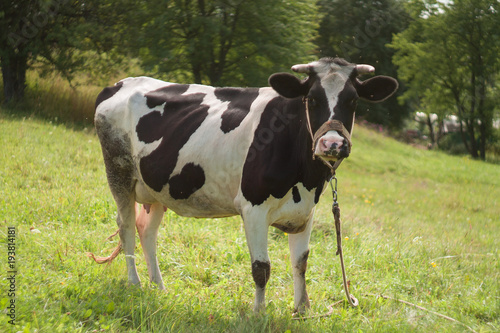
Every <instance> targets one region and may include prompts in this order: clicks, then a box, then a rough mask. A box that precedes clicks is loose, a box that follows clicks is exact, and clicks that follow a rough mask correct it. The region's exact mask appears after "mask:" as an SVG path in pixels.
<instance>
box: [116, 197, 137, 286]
mask: <svg viewBox="0 0 500 333" xmlns="http://www.w3.org/2000/svg"><path fill="white" fill-rule="evenodd" d="M117 205H118V217H117V219H116V222H117V224H118V228H119V229H120V230H119V235H120V240H121V243H122V249H123V252H124V253H125V262H126V263H127V275H128V282H129V284H132V285H140V284H141V280H140V279H139V275H138V274H137V268H136V265H135V255H134V251H135V200H134V199H130V200H129V201H128V202H127V203H125V202H124V203H122V204H120V203H118V202H117Z"/></svg>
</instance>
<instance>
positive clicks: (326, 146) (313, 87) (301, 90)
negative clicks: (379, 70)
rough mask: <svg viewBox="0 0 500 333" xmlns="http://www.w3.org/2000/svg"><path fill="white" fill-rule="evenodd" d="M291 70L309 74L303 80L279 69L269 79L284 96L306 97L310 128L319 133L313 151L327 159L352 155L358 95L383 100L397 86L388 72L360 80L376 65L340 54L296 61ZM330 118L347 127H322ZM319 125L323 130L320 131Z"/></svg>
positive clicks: (376, 100) (332, 159) (370, 99)
mask: <svg viewBox="0 0 500 333" xmlns="http://www.w3.org/2000/svg"><path fill="white" fill-rule="evenodd" d="M292 70H293V71H295V72H298V73H306V74H308V75H309V76H308V77H307V79H305V80H303V81H301V80H299V79H298V78H297V77H295V76H293V75H291V74H287V73H278V74H273V75H272V76H271V77H270V78H269V83H270V85H271V86H272V87H273V88H274V90H276V91H277V92H278V93H279V94H280V95H282V96H284V97H287V98H297V97H303V98H304V97H305V98H304V102H305V103H306V106H307V108H306V112H308V113H309V118H310V124H311V130H312V133H315V134H316V135H315V142H313V145H314V154H315V155H316V156H319V157H321V158H323V159H325V160H328V161H335V160H338V159H340V158H345V157H347V156H349V153H350V148H351V147H350V138H348V137H347V136H350V133H351V132H352V128H353V124H354V112H355V109H356V105H357V101H358V99H359V98H362V99H364V100H367V101H371V102H381V101H383V100H385V99H387V98H388V97H390V96H391V95H392V94H393V93H394V92H395V91H396V90H397V88H398V83H397V81H396V80H395V79H393V78H391V77H387V76H376V77H373V78H371V79H368V80H366V81H360V80H359V79H358V78H357V77H358V76H359V75H362V74H369V73H373V72H374V71H375V68H373V67H372V66H370V65H354V64H351V63H348V62H347V61H345V60H343V59H338V58H336V59H331V58H323V59H320V60H319V61H314V62H312V63H309V64H300V65H295V66H292ZM331 121H336V123H337V124H339V123H341V124H342V125H343V127H344V128H345V129H344V130H343V131H342V130H338V129H337V130H336V129H331V128H330V129H329V127H328V126H326V127H322V125H323V124H325V123H327V122H328V123H332V122H331ZM304 126H306V124H304ZM318 129H321V131H320V132H317V131H318ZM342 132H343V133H344V134H342Z"/></svg>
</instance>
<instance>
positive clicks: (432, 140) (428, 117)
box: [427, 113, 436, 148]
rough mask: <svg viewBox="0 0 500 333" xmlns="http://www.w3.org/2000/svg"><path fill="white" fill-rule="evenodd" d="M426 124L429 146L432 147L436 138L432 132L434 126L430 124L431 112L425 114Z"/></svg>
mask: <svg viewBox="0 0 500 333" xmlns="http://www.w3.org/2000/svg"><path fill="white" fill-rule="evenodd" d="M427 126H428V127H429V136H430V138H431V147H432V148H434V146H435V145H436V138H435V134H434V127H433V126H432V119H431V114H430V113H428V114H427Z"/></svg>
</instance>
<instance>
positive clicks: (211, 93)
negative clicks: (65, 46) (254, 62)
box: [95, 77, 276, 217]
mask: <svg viewBox="0 0 500 333" xmlns="http://www.w3.org/2000/svg"><path fill="white" fill-rule="evenodd" d="M275 95H276V93H275V92H274V91H273V90H272V89H269V88H261V89H256V88H247V89H241V88H214V87H209V86H202V85H183V84H172V83H167V82H163V81H159V80H155V79H151V78H145V77H140V78H128V79H125V80H122V81H120V82H119V83H118V84H116V85H115V86H114V87H110V88H106V89H104V90H103V92H102V93H101V94H100V95H99V97H98V99H97V102H96V116H95V122H96V128H97V131H98V134H99V137H100V140H101V144H102V146H103V152H104V153H105V158H106V152H105V151H108V155H111V156H109V157H108V159H111V160H120V161H121V162H120V163H122V164H124V165H126V166H127V168H126V169H127V170H133V173H132V178H133V179H132V182H135V190H136V196H137V201H138V202H140V203H154V202H160V203H162V204H163V205H165V206H166V207H168V208H170V209H172V210H173V211H175V212H176V213H178V214H180V215H184V216H195V217H219V216H230V215H236V214H239V213H240V209H239V205H238V202H235V199H236V197H237V194H238V190H239V187H240V183H241V173H242V169H243V163H244V161H245V158H246V156H247V153H248V148H249V146H250V144H251V142H252V139H253V133H254V131H255V129H256V127H257V125H258V121H259V119H260V113H261V112H262V110H263V109H264V106H265V104H266V103H267V102H268V101H269V99H270V98H272V97H274V96H275ZM117 146H120V147H122V148H121V149H120V151H117V152H113V147H117ZM124 151H127V154H126V156H125V154H124ZM130 164H132V165H130ZM122 173H123V172H122ZM122 177H123V175H122ZM108 178H109V171H108Z"/></svg>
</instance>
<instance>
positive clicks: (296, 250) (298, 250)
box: [288, 214, 313, 313]
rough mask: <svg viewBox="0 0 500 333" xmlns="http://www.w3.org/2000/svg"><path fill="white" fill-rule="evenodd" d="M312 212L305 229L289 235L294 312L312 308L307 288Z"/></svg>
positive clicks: (302, 311)
mask: <svg viewBox="0 0 500 333" xmlns="http://www.w3.org/2000/svg"><path fill="white" fill-rule="evenodd" d="M312 224H313V222H312V214H311V218H310V219H309V221H308V222H307V227H306V229H305V230H304V231H302V232H301V233H298V234H293V235H292V234H289V235H288V246H289V248H290V259H291V262H292V270H293V291H294V307H295V308H294V312H299V313H304V312H305V311H306V310H307V309H309V308H310V304H309V296H308V295H307V290H306V270H307V259H308V257H309V239H310V237H311V230H312Z"/></svg>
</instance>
